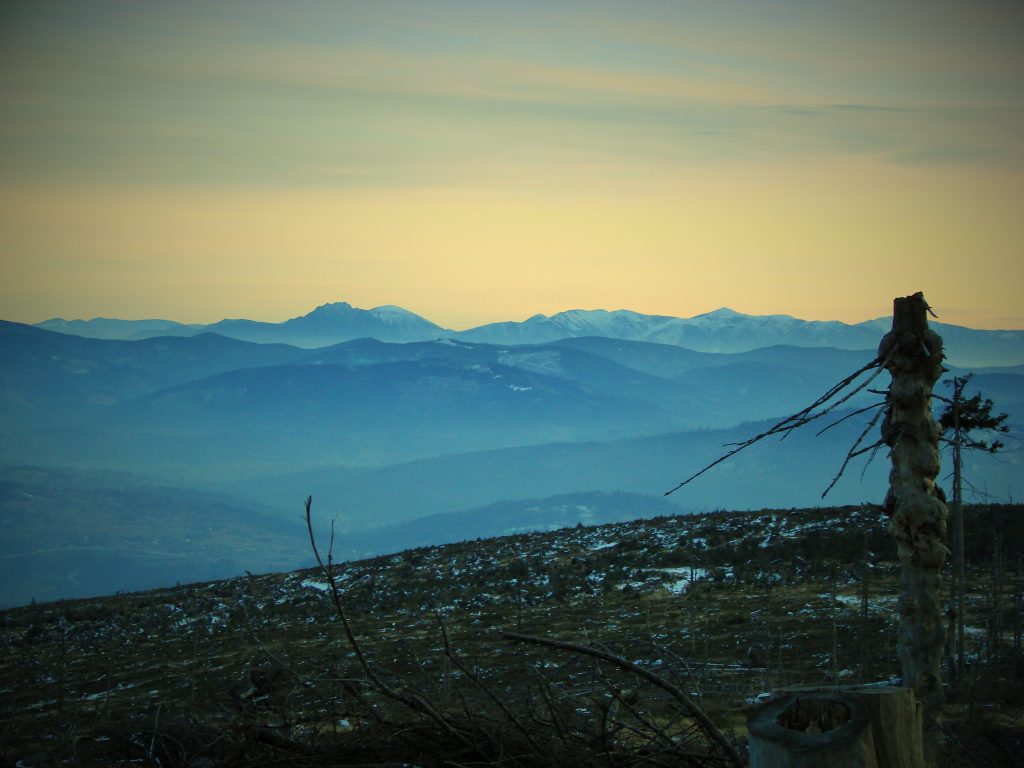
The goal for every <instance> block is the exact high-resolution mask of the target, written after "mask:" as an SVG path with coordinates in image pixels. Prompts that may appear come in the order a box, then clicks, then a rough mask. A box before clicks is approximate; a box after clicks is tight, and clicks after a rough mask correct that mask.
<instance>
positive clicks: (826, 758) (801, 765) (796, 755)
mask: <svg viewBox="0 0 1024 768" xmlns="http://www.w3.org/2000/svg"><path fill="white" fill-rule="evenodd" d="M747 729H748V731H749V736H748V742H749V747H750V766H751V768H923V766H924V758H923V755H922V749H921V711H920V706H919V705H918V703H917V700H916V698H915V697H914V691H913V690H911V689H909V688H889V687H887V688H863V689H859V690H856V689H854V690H844V691H841V692H840V691H835V690H825V691H801V692H798V693H788V694H784V695H783V696H782V697H781V698H778V699H776V700H774V701H772V702H770V703H769V704H767V705H765V706H764V707H761V708H760V709H758V710H757V711H755V712H754V713H752V714H751V716H750V718H749V719H748V720H747Z"/></svg>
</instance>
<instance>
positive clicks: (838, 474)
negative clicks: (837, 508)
mask: <svg viewBox="0 0 1024 768" xmlns="http://www.w3.org/2000/svg"><path fill="white" fill-rule="evenodd" d="M883 413H885V411H876V412H875V415H874V416H872V417H871V421H869V422H868V425H867V426H866V427H864V430H863V431H862V432H861V433H860V434H859V435H858V436H857V439H856V440H855V441H854V443H853V446H851V448H850V450H849V451H847V452H846V458H845V459H843V463H842V466H840V467H839V471H838V472H836V476H835V477H833V478H832V482H831V483H829V484H828V488H826V489H825V490H824V491H822V493H821V498H823V499H824V498H825V496H826V495H827V494H828V492H829V491H831V490H832V488H833V486H834V485H835V484H836V483H838V482H839V478H840V477H842V476H843V472H845V471H846V466H847V464H849V463H850V461H851V460H852V459H853V458H854V457H855V456H860V455H861V454H862V453H867V452H868V451H874V450H876V449H877V448H878V447H879V446H880V445H884V444H885V441H884V440H879V441H878V442H876V443H875V444H874V445H870V446H868V447H867V448H863V449H861V450H859V451H858V450H857V446H858V445H860V443H861V440H863V439H864V438H865V437H866V436H867V434H868V432H870V431H871V430H872V428H873V427H874V426H875V424H877V423H878V419H879V418H880V417H881V416H882V414H883ZM819 434H821V433H820V432H819Z"/></svg>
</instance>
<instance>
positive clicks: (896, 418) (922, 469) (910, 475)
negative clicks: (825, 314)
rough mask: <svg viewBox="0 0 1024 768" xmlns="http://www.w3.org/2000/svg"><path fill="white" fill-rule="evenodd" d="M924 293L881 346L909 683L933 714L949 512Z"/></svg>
mask: <svg viewBox="0 0 1024 768" xmlns="http://www.w3.org/2000/svg"><path fill="white" fill-rule="evenodd" d="M928 309H929V307H928V304H927V303H926V302H925V300H924V295H923V294H921V293H915V294H914V295H913V296H907V297H904V298H897V299H896V300H895V301H894V302H893V319H892V331H890V332H889V333H887V334H886V335H885V337H884V338H883V339H882V342H881V345H880V346H879V357H880V358H882V359H884V360H887V361H888V362H887V363H886V368H887V369H888V371H889V373H890V374H891V375H892V383H891V385H890V387H889V392H888V395H887V397H886V413H885V419H884V421H883V423H882V439H883V440H884V441H885V443H886V445H888V446H889V448H890V452H891V456H892V470H891V472H890V473H889V492H888V494H887V495H886V500H885V510H886V512H887V513H888V514H889V516H890V517H889V532H890V533H891V534H892V536H893V538H894V539H895V540H896V551H897V554H898V556H899V559H900V563H901V564H902V566H903V572H902V575H901V578H900V586H901V590H900V597H899V614H900V627H899V643H898V647H897V653H898V655H899V658H900V664H901V666H902V668H903V684H904V685H905V686H908V687H911V688H914V690H915V691H916V693H917V696H918V698H919V699H920V700H921V701H922V703H923V704H924V706H925V709H926V711H927V712H928V713H929V715H930V716H932V717H935V716H936V715H937V713H938V711H939V708H940V707H941V703H942V672H941V664H942V654H943V648H944V646H945V630H944V627H943V617H942V610H941V607H940V605H939V582H940V575H941V570H942V565H943V563H944V562H945V560H946V555H947V553H948V550H947V549H946V518H947V516H948V514H949V513H948V511H947V509H946V505H945V503H944V502H943V501H942V499H941V498H940V497H939V493H938V491H937V489H936V487H935V477H936V475H937V474H938V472H939V428H938V425H937V424H936V423H935V419H934V418H933V417H932V408H931V394H932V387H933V386H934V385H935V382H936V381H937V380H938V379H939V377H940V376H941V375H942V372H943V367H942V339H941V338H940V337H939V335H938V334H936V333H935V332H934V331H932V330H931V329H929V328H928V318H927V312H928Z"/></svg>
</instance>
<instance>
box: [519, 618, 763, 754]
mask: <svg viewBox="0 0 1024 768" xmlns="http://www.w3.org/2000/svg"><path fill="white" fill-rule="evenodd" d="M501 634H502V636H503V637H505V638H506V639H508V640H511V641H513V642H517V643H530V644H532V645H542V646H547V647H549V648H558V649H560V650H563V651H571V652H572V653H579V654H582V655H584V656H590V657H592V658H595V659H600V660H602V661H605V662H607V663H609V664H611V665H613V666H616V667H618V668H619V669H625V670H627V671H628V672H632V673H633V674H635V675H637V676H638V677H642V678H643V679H644V680H647V681H648V682H649V683H651V684H653V685H654V686H656V687H658V688H661V689H662V690H663V691H665V692H666V693H668V694H669V695H670V696H672V697H673V698H674V699H675V700H676V701H678V702H679V703H680V704H682V705H683V708H684V710H685V711H686V714H687V715H688V716H689V717H692V718H693V719H694V720H695V721H697V723H699V724H700V727H701V730H703V731H704V734H705V735H706V736H707V737H708V738H709V739H710V740H711V741H713V742H714V743H715V744H716V745H718V747H719V748H720V749H721V750H722V752H723V753H725V755H726V756H728V758H729V762H730V763H732V765H733V766H734V768H743V759H742V758H741V757H740V756H739V753H738V752H737V751H736V748H735V747H733V745H732V744H731V743H729V740H728V739H727V738H725V735H724V734H723V733H722V732H721V731H720V730H719V729H718V726H716V725H715V724H714V723H713V722H711V719H710V718H708V716H707V715H706V714H704V711H703V710H702V709H701V708H700V707H699V706H697V704H696V702H694V700H693V699H691V698H690V696H689V695H688V694H687V693H686V691H684V690H683V689H682V688H680V687H679V686H677V685H674V684H673V683H671V682H669V681H668V680H666V679H665V678H663V677H661V676H660V675H656V674H655V673H653V672H651V671H650V670H649V669H645V668H644V667H641V666H640V665H639V664H634V663H633V662H631V661H629V660H628V659H624V658H622V657H621V656H616V655H615V654H613V653H609V652H608V651H605V650H601V649H600V648H594V647H593V646H589V645H580V644H579V643H571V642H568V641H565V640H552V639H549V638H546V637H535V636H534V635H523V634H520V633H518V632H502V633H501Z"/></svg>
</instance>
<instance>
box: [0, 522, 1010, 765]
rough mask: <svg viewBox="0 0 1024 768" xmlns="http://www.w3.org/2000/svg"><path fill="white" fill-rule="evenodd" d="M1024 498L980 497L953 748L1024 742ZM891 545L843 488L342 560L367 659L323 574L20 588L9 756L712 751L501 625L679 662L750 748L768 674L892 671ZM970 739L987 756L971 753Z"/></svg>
mask: <svg viewBox="0 0 1024 768" xmlns="http://www.w3.org/2000/svg"><path fill="white" fill-rule="evenodd" d="M314 512H315V510H314ZM1022 512H1024V508H1022V507H1021V506H1020V505H1017V506H1015V507H1008V506H1002V507H984V508H974V509H972V510H971V511H970V513H969V518H968V519H969V521H970V528H969V532H968V542H969V543H968V554H969V558H970V561H971V564H972V565H971V569H970V578H969V581H970V583H971V586H972V589H971V594H970V596H969V602H968V609H969V610H968V621H967V624H968V637H969V643H968V644H969V646H970V647H969V650H970V653H971V670H972V681H973V682H972V683H971V685H970V690H969V696H968V698H966V699H965V700H966V701H967V702H968V705H969V709H970V712H969V713H970V714H971V715H972V718H966V719H965V717H966V714H965V713H967V708H966V706H965V709H964V710H963V711H961V710H960V709H958V708H952V709H951V710H950V714H951V718H950V723H951V725H949V726H948V728H947V731H948V733H947V734H946V739H947V747H948V749H947V753H948V754H947V755H946V757H945V758H944V759H945V761H946V762H945V763H944V765H950V766H952V765H968V764H971V765H977V766H1000V765H1012V764H1014V763H1013V762H1012V761H1013V760H1015V759H1019V758H1018V757H1017V755H1019V754H1020V751H1019V746H1021V745H1022V744H1021V730H1020V726H1021V725H1022V723H1024V721H1022V720H1021V719H1020V718H1021V712H1022V706H1024V689H1022V686H1021V685H1020V679H1021V678H1020V676H1019V675H1020V672H1021V666H1020V659H1021V656H1020V641H1019V627H1020V620H1021V616H1020V576H1019V573H1018V575H1017V576H1016V578H1014V576H1013V575H1012V569H1011V570H1010V572H1009V573H1008V572H1007V569H1006V563H1015V562H1017V560H1018V558H1020V557H1021V555H1022V554H1024V552H1022V550H1021V546H1022V543H1024V528H1022V526H1024V517H1022ZM993 531H999V532H1000V534H1001V538H1000V541H1001V542H1002V543H1001V544H1000V545H999V548H998V549H997V550H996V551H997V552H998V553H999V555H1000V556H999V557H998V558H997V559H996V560H995V561H993V560H992V558H991V553H992V552H993V539H992V532H993ZM323 544H324V546H325V547H326V546H327V542H323ZM891 552H892V546H891V543H890V541H889V539H888V536H887V534H886V533H885V531H884V526H883V524H882V520H881V519H880V518H879V516H878V514H877V513H876V512H874V511H872V510H871V509H869V508H860V507H846V508H841V509H814V510H803V511H796V510H790V511H788V512H786V511H767V510H766V511H762V512H755V513H742V514H741V513H715V514H707V515H700V516H693V517H678V516H671V517H661V518H655V519H651V520H643V521H636V522H632V523H615V524H610V525H603V526H595V527H584V526H577V527H575V528H570V529H565V530H561V531H554V532H547V533H535V534H524V535H518V536H511V537H504V538H499V539H490V540H478V541H469V542H463V543H459V544H450V545H446V546H438V547H424V548H419V549H414V550H407V551H404V552H401V553H398V554H395V555H389V556H385V557H379V558H376V559H373V560H366V561H360V562H353V563H345V564H339V565H338V566H337V568H336V571H335V573H336V576H337V583H338V585H339V587H340V594H341V598H342V601H343V605H344V607H345V609H346V611H347V614H348V616H349V617H350V619H351V628H352V630H353V632H354V635H355V637H356V638H357V639H358V642H359V643H360V650H362V651H363V652H364V653H365V655H366V659H367V666H366V667H365V668H364V667H362V666H361V665H360V663H359V660H358V658H357V655H356V652H355V650H354V649H353V648H352V646H351V645H350V644H349V643H348V642H347V641H346V639H345V631H344V628H343V627H342V622H341V621H340V620H339V614H338V612H337V610H336V608H335V607H334V606H333V605H332V602H331V599H330V593H329V585H328V583H327V580H326V579H325V577H324V574H323V573H321V572H319V571H316V570H313V571H298V572H293V573H280V574H269V575H260V576H251V577H247V578H241V579H232V580H227V581H218V582H210V583H197V584H190V585H185V586H181V587H176V588H173V589H163V590H156V591H152V592H145V593H138V594H127V595H118V596H113V597H107V598H99V599H92V600H77V601H66V602H62V603H50V604H39V605H34V606H26V607H23V608H17V609H10V610H7V611H4V612H0V647H2V649H3V650H2V662H0V701H2V702H3V704H2V707H3V709H2V712H0V718H2V721H0V739H2V743H3V752H2V755H3V759H4V760H5V763H6V764H9V765H15V764H20V765H38V766H41V765H51V764H60V763H61V762H64V763H65V764H80V765H94V764H125V765H127V764H134V765H160V766H192V767H198V766H212V765H239V766H241V765H247V766H249V765H251V766H255V765H269V764H274V765H302V766H305V765H310V766H311V765H352V764H363V765H370V764H373V765H399V764H403V763H408V764H415V765H423V766H434V765H442V764H450V763H445V762H444V761H445V760H455V762H456V763H460V762H462V763H465V762H477V763H479V762H481V760H482V759H483V757H485V756H490V757H488V758H487V759H488V760H490V761H491V762H497V761H499V758H500V757H501V755H504V758H503V759H502V761H503V762H504V763H505V764H507V765H597V764H602V765H663V764H667V763H664V762H662V761H663V760H667V759H671V760H674V763H673V764H677V765H687V764H691V765H721V764H722V753H721V751H720V750H719V749H718V748H717V747H716V746H715V744H714V743H712V742H711V741H709V740H708V739H707V738H705V736H704V732H703V731H702V730H701V729H700V727H698V726H699V724H697V723H696V722H695V721H694V720H693V718H692V717H687V716H684V715H685V712H683V711H681V709H680V704H679V702H678V701H675V700H673V699H672V698H671V697H667V696H666V694H665V692H664V690H661V689H658V688H654V687H652V686H651V685H650V684H648V683H646V682H644V680H643V679H642V678H641V677H638V673H637V672H633V673H630V672H623V671H622V670H621V669H619V668H616V667H614V666H609V665H606V664H602V663H598V662H597V661H595V660H594V659H593V658H589V657H586V656H581V655H579V654H576V653H570V652H568V651H566V650H564V649H563V650H559V649H553V648H542V647H539V646H534V645H531V644H529V643H522V642H521V643H513V642H511V641H510V639H509V637H508V636H506V635H503V634H502V632H508V631H511V632H517V633H521V634H525V635H530V636H537V637H543V638H554V639H559V638H560V639H563V640H570V641H575V642H577V643H582V644H584V645H586V646H587V647H589V648H594V649H597V650H601V651H607V652H612V653H614V654H617V655H619V656H621V657H623V658H624V659H626V660H629V661H631V662H633V663H635V664H637V665H639V666H638V667H637V670H641V671H643V670H646V671H647V672H652V673H656V674H657V675H658V676H660V677H661V678H663V679H665V680H668V681H673V682H674V683H675V684H676V685H677V686H678V688H679V689H680V690H682V691H684V692H685V693H686V694H687V695H688V696H689V697H691V698H692V699H693V700H694V701H695V702H697V703H698V704H699V705H700V707H701V708H702V709H703V710H704V711H705V712H706V713H707V714H708V715H709V716H710V717H711V719H712V721H713V722H714V723H715V725H716V726H717V728H718V729H720V730H721V731H722V732H723V733H724V734H725V737H726V738H727V739H730V740H731V743H734V744H736V745H741V744H742V730H743V723H744V719H745V712H746V710H747V708H748V707H749V702H750V701H751V700H752V699H753V698H754V697H756V696H757V695H758V694H759V693H761V692H762V691H766V690H770V689H773V688H778V687H781V686H794V685H822V684H829V683H837V682H839V683H845V682H857V681H875V680H888V679H891V678H892V677H893V676H895V675H897V674H898V663H897V662H896V657H895V651H894V644H895V633H894V628H895V616H894V608H895V595H896V590H897V586H896V570H897V567H896V565H895V564H894V563H893V562H892V561H891V558H892V554H891ZM865 563H867V567H865ZM1000 563H1002V566H999V564H1000ZM994 566H996V567H995V571H993V567H994ZM1000 567H1001V569H1002V570H1000ZM993 572H995V573H996V574H997V575H998V574H1000V573H1001V574H1002V576H1001V577H999V578H1000V579H1001V580H995V581H994V580H993V577H992V575H991V574H992V573H993ZM993 584H995V585H996V586H995V587H994V586H993ZM1015 601H1016V602H1015ZM1014 628H1016V630H1017V632H1018V635H1017V637H1016V638H1015V637H1014V635H1013V632H1014ZM1014 643H1016V645H1014ZM368 674H369V675H371V677H368V676H367V675H368ZM374 678H375V679H376V680H378V681H380V682H382V683H383V684H384V686H385V687H386V690H389V691H391V692H392V693H394V694H395V696H394V697H391V696H387V695H383V694H382V693H381V688H380V686H378V685H376V684H374ZM403 697H404V698H403ZM406 699H408V700H412V701H422V702H427V703H428V704H429V706H430V707H431V708H432V710H431V711H433V712H434V714H435V715H437V718H436V719H431V718H429V717H428V718H427V719H426V720H424V717H423V712H422V711H416V710H410V708H409V706H407V704H406V703H403V702H404V701H406ZM997 713H998V714H997ZM982 715H984V717H982ZM1015 718H1016V719H1015ZM452 724H456V726H457V727H454V726H452ZM1015 745H1016V746H1015ZM965 749H969V751H970V753H971V755H972V757H971V759H972V761H973V762H971V763H968V762H956V760H957V759H959V758H958V757H957V756H958V755H963V754H965V751H964V750H965ZM473 750H476V751H475V752H474V751H473ZM958 750H959V751H958ZM1015 750H1017V751H1015ZM659 755H660V756H661V757H659ZM702 755H703V756H704V757H702ZM716 755H717V757H716ZM709 761H710V762H709Z"/></svg>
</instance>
